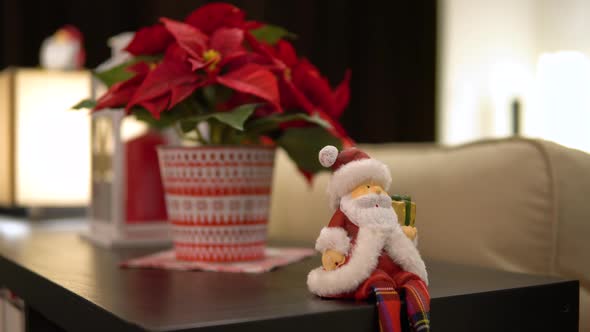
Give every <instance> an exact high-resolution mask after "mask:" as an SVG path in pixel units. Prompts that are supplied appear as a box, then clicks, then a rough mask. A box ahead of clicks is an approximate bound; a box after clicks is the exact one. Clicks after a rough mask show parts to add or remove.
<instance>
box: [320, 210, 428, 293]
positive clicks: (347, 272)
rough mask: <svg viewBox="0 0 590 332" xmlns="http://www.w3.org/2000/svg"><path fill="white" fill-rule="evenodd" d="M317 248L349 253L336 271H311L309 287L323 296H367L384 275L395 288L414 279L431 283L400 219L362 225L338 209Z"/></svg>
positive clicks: (323, 232)
mask: <svg viewBox="0 0 590 332" xmlns="http://www.w3.org/2000/svg"><path fill="white" fill-rule="evenodd" d="M316 249H318V250H319V251H320V252H324V251H325V250H327V249H332V250H336V251H339V252H341V253H343V254H344V255H345V256H346V260H345V263H344V264H343V265H342V266H340V267H339V268H338V269H336V270H334V271H326V270H324V269H323V268H322V267H320V268H318V269H315V270H313V271H312V272H311V273H310V275H309V277H308V286H309V288H310V290H311V291H312V292H313V293H315V294H317V295H320V296H323V297H338V298H342V297H347V298H353V297H354V298H356V299H366V298H367V297H368V296H369V295H370V287H371V285H373V284H375V281H376V280H382V279H384V278H385V279H387V281H388V282H392V283H393V286H394V287H395V288H398V287H401V286H403V284H405V283H407V282H408V281H409V280H415V279H419V280H422V281H423V282H424V283H428V281H427V275H426V269H425V266H424V262H423V261H422V258H421V257H420V254H419V253H418V251H417V249H416V247H415V246H414V243H412V241H410V240H409V239H408V238H407V237H406V236H405V234H403V232H402V230H401V227H400V226H399V225H398V224H397V221H395V225H394V227H393V228H391V229H387V230H381V229H375V228H369V227H361V228H359V227H358V226H357V225H355V224H354V223H353V222H352V221H351V220H350V219H349V218H348V217H347V216H346V215H345V214H344V212H342V211H341V210H340V209H338V210H337V211H336V212H335V213H334V215H333V216H332V219H331V220H330V223H329V225H328V227H325V228H324V229H323V230H322V232H321V233H320V237H319V238H318V240H317V242H316Z"/></svg>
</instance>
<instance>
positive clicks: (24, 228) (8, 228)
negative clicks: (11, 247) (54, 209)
mask: <svg viewBox="0 0 590 332" xmlns="http://www.w3.org/2000/svg"><path fill="white" fill-rule="evenodd" d="M30 231H31V229H30V226H29V225H27V224H25V223H24V222H23V221H22V220H16V219H15V220H11V219H7V218H3V219H2V220H0V234H2V235H3V236H5V237H7V238H16V237H22V236H25V235H27V234H29V232H30Z"/></svg>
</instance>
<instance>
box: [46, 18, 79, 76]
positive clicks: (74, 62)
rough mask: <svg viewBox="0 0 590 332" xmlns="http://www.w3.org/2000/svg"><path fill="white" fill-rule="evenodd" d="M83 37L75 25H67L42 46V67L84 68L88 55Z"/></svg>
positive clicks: (57, 68) (58, 68)
mask: <svg viewBox="0 0 590 332" xmlns="http://www.w3.org/2000/svg"><path fill="white" fill-rule="evenodd" d="M83 41H84V40H83V36H82V33H81V32H80V30H78V29H77V28H76V27H75V26H73V25H66V26H64V27H62V28H60V29H59V30H57V31H56V32H55V33H54V34H53V35H52V36H50V37H47V38H46V39H45V40H44V41H43V44H41V52H40V62H41V67H43V68H46V69H54V70H72V69H81V68H82V67H84V62H85V60H86V53H85V51H84V45H83Z"/></svg>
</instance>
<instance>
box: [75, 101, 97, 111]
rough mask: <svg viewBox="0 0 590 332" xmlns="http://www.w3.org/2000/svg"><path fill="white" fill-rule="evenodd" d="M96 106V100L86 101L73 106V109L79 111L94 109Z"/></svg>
mask: <svg viewBox="0 0 590 332" xmlns="http://www.w3.org/2000/svg"><path fill="white" fill-rule="evenodd" d="M95 106H96V100H93V99H84V100H81V101H80V102H79V103H77V104H76V105H74V106H72V109H74V110H79V109H86V108H88V109H93V108H94V107H95Z"/></svg>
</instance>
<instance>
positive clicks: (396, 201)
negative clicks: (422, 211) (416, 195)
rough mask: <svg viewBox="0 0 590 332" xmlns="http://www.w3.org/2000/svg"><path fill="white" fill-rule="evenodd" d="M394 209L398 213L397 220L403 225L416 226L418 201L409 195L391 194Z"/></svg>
mask: <svg viewBox="0 0 590 332" xmlns="http://www.w3.org/2000/svg"><path fill="white" fill-rule="evenodd" d="M391 200H392V203H391V204H392V205H393V209H394V210H395V214H397V221H398V222H399V224H400V225H401V226H411V227H414V224H415V223H416V203H414V202H413V201H412V197H411V196H408V195H393V196H391Z"/></svg>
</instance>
